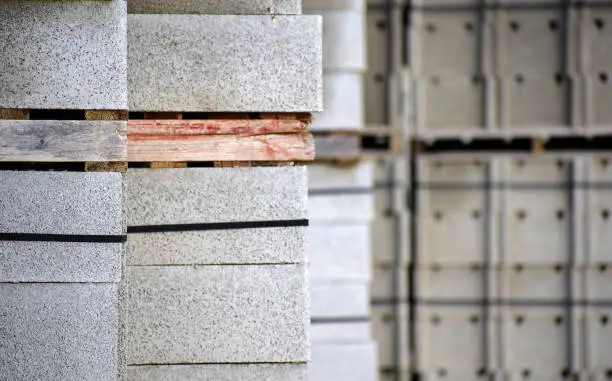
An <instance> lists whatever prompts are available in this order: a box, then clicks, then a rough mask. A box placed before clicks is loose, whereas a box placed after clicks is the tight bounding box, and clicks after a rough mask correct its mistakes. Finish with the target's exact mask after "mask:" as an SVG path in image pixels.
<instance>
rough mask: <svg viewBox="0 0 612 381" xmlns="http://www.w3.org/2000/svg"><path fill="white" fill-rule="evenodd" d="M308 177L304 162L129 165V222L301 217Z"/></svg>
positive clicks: (192, 221) (219, 220)
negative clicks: (278, 164)
mask: <svg viewBox="0 0 612 381" xmlns="http://www.w3.org/2000/svg"><path fill="white" fill-rule="evenodd" d="M306 182H307V178H306V169H305V167H303V166H295V167H253V168H173V169H133V170H130V171H129V173H128V175H127V208H128V217H127V218H128V225H159V224H187V223H210V222H232V221H233V222H236V221H271V220H291V219H304V218H306V198H307V190H306Z"/></svg>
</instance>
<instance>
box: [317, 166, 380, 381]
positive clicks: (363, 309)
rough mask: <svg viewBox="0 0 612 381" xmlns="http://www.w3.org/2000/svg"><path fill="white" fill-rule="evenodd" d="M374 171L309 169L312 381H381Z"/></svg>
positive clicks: (366, 168) (327, 168) (370, 168)
mask: <svg viewBox="0 0 612 381" xmlns="http://www.w3.org/2000/svg"><path fill="white" fill-rule="evenodd" d="M373 169H374V168H373V165H372V163H371V162H368V161H364V162H362V163H360V164H359V165H357V166H354V167H349V168H342V167H333V166H327V165H311V166H310V167H309V176H310V177H309V193H310V196H309V197H310V198H309V213H310V218H311V228H310V257H311V267H310V279H311V281H312V342H313V360H312V363H311V365H310V378H311V379H312V380H337V381H344V380H347V381H348V380H359V381H361V380H363V381H372V380H376V345H375V343H374V342H373V341H372V339H371V332H370V331H371V327H370V308H369V300H370V298H369V289H370V280H371V269H370V263H371V249H370V230H371V223H372V218H373V215H374V198H373V194H372V188H373Z"/></svg>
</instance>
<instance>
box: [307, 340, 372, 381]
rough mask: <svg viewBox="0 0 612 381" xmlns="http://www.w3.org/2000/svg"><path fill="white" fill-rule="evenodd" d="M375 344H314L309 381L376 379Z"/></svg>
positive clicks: (366, 380) (369, 380)
mask: <svg viewBox="0 0 612 381" xmlns="http://www.w3.org/2000/svg"><path fill="white" fill-rule="evenodd" d="M377 373H378V369H377V363H376V344H375V343H374V342H364V343H359V344H327V343H326V344H315V345H313V346H312V362H311V363H310V364H309V365H308V379H309V380H334V381H373V380H376V379H377Z"/></svg>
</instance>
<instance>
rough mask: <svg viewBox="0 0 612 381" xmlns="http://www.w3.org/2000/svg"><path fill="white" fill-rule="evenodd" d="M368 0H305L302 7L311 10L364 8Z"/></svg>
mask: <svg viewBox="0 0 612 381" xmlns="http://www.w3.org/2000/svg"><path fill="white" fill-rule="evenodd" d="M365 5H366V0H303V1H302V8H303V9H304V10H310V11H313V10H314V11H322V10H326V9H363V8H365Z"/></svg>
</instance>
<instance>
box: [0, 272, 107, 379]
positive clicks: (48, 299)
mask: <svg viewBox="0 0 612 381" xmlns="http://www.w3.org/2000/svg"><path fill="white" fill-rule="evenodd" d="M117 296H118V294H117V285H113V284H74V283H72V284H69V283H54V284H40V283H36V284H28V283H21V284H2V283H0V301H1V302H0V380H3V381H5V380H6V381H9V380H10V381H13V380H54V381H55V380H58V381H59V380H62V381H115V380H116V379H117V337H118V298H117Z"/></svg>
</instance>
